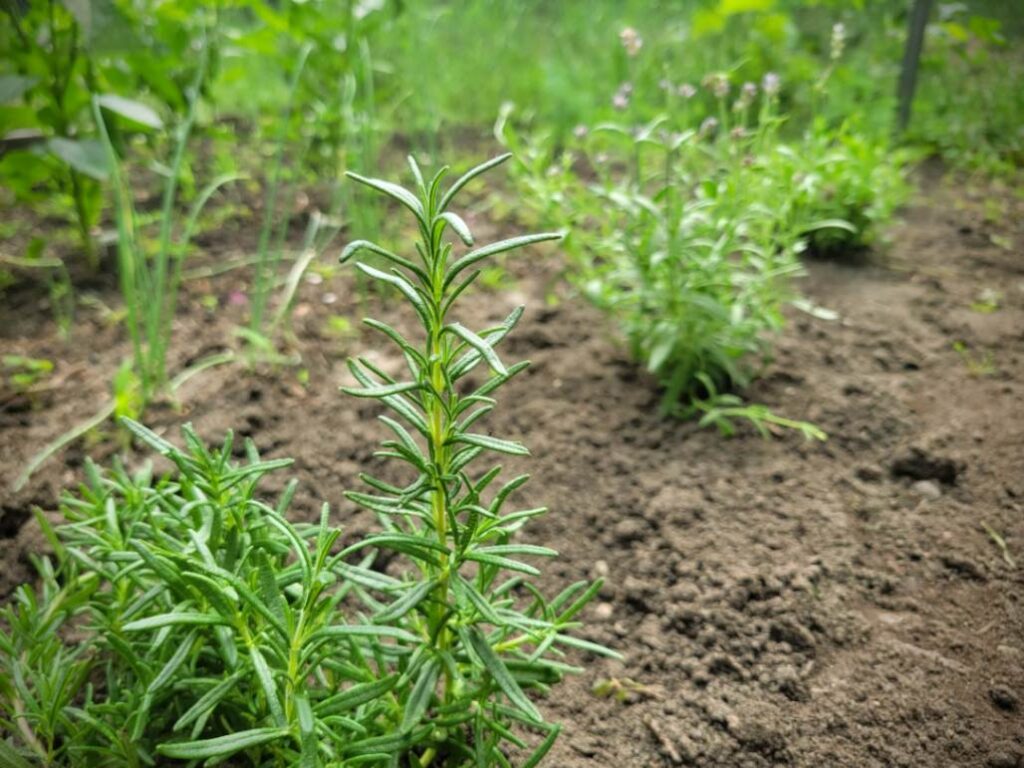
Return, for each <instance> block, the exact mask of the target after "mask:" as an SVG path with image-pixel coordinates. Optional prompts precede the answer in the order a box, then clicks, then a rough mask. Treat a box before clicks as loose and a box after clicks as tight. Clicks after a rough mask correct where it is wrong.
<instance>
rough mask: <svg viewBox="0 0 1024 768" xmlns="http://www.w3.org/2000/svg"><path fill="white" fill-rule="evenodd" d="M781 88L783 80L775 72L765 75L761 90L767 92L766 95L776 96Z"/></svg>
mask: <svg viewBox="0 0 1024 768" xmlns="http://www.w3.org/2000/svg"><path fill="white" fill-rule="evenodd" d="M781 87H782V80H780V79H779V76H778V75H777V74H776V73H775V72H766V73H765V76H764V79H763V80H761V90H762V91H764V92H765V95H767V96H775V95H776V94H777V93H778V92H779V89H780V88H781Z"/></svg>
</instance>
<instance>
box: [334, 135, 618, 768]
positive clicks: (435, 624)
mask: <svg viewBox="0 0 1024 768" xmlns="http://www.w3.org/2000/svg"><path fill="white" fill-rule="evenodd" d="M508 157H509V155H507V154H506V155H503V156H500V157H497V158H495V159H493V160H491V161H489V162H486V163H483V164H481V165H478V166H476V167H475V168H473V169H471V170H470V171H468V172H467V173H465V174H464V175H463V176H461V177H460V178H459V179H457V180H456V181H455V182H454V183H453V184H452V185H451V186H450V187H449V188H448V189H447V191H444V190H442V181H443V179H444V177H445V172H446V169H441V170H440V171H439V172H438V173H437V174H436V175H435V176H434V177H433V178H432V179H430V181H429V182H428V181H427V180H426V179H425V178H424V176H423V174H422V173H421V171H420V169H419V167H418V166H417V164H416V162H415V160H414V159H412V158H410V159H409V165H410V167H411V169H412V174H413V177H414V179H415V182H416V191H415V192H413V191H410V190H407V189H405V188H403V187H401V186H398V185H397V184H393V183H391V182H388V181H382V180H379V179H369V178H364V177H362V176H359V175H357V174H352V173H350V174H348V175H349V176H350V177H351V178H352V179H354V180H355V181H357V182H359V183H361V184H364V185H366V186H368V187H371V188H372V189H375V190H377V191H378V192H381V193H383V194H385V195H387V196H388V197H390V198H392V199H393V200H394V201H396V202H397V203H398V204H400V205H401V206H403V207H404V208H406V209H407V210H408V211H409V212H410V213H411V214H412V216H413V217H414V219H415V221H416V224H417V228H418V231H419V237H420V240H419V242H417V244H416V257H415V258H406V257H404V256H400V255H398V254H395V253H392V252H391V251H389V250H387V249H385V248H383V247H381V246H380V245H377V244H375V243H372V242H369V241H366V240H357V241H355V242H352V243H350V244H349V245H348V246H347V247H346V248H345V250H344V252H343V253H342V256H341V260H342V261H343V262H344V261H347V260H348V259H350V258H351V257H352V256H353V255H355V254H356V253H359V252H368V253H372V254H374V255H376V256H377V257H379V258H381V259H383V260H385V261H386V262H388V263H390V265H391V269H390V271H388V272H384V271H381V270H378V269H376V268H374V267H371V266H369V265H367V264H363V263H358V264H357V267H358V268H359V269H360V270H361V271H362V272H363V273H364V274H366V275H367V276H368V277H370V278H373V279H375V280H379V281H381V282H383V283H386V284H388V285H390V286H391V287H393V288H395V289H397V290H398V291H399V292H400V293H401V294H402V296H403V297H404V298H405V300H406V301H407V302H408V303H409V305H410V306H411V307H412V309H413V310H414V313H415V315H416V317H417V318H418V319H419V323H420V325H421V326H422V334H421V336H420V338H419V339H418V341H415V342H414V341H412V340H410V339H408V338H406V337H405V336H404V335H402V334H401V333H400V332H399V331H398V330H397V329H395V328H393V327H391V326H389V325H387V324H385V323H382V322H380V321H378V320H372V319H368V320H365V322H366V324H367V325H368V326H370V327H371V328H373V329H374V330H376V331H379V332H381V333H382V334H384V335H385V336H386V337H388V339H390V340H391V341H392V342H393V343H394V344H395V345H396V346H397V347H398V348H399V350H400V351H401V352H402V355H403V356H404V359H405V363H406V368H407V374H408V375H407V377H406V378H404V379H403V380H397V379H395V378H393V377H391V376H389V375H388V374H386V373H385V372H384V371H382V370H380V369H379V368H378V367H377V366H375V365H374V364H373V363H371V362H370V361H369V360H366V359H362V358H360V359H357V360H350V362H349V367H350V370H351V372H352V375H353V376H354V377H355V379H356V381H357V382H358V384H359V386H358V387H345V388H343V389H344V391H345V392H347V393H348V394H350V395H353V396H356V397H363V398H373V399H375V400H377V401H378V402H380V404H381V405H383V406H384V407H385V408H386V409H387V410H388V411H389V412H390V413H389V415H382V416H381V417H380V418H381V421H382V422H383V423H384V424H385V425H386V426H387V427H388V429H390V430H391V432H393V433H394V439H393V440H389V441H387V442H385V443H384V444H383V445H384V450H383V451H382V452H381V454H380V455H382V456H385V457H387V458H390V459H394V460H396V461H398V462H402V463H404V464H406V465H408V467H409V468H411V470H412V479H411V482H409V483H408V484H407V485H405V486H404V487H398V486H394V485H391V484H389V483H385V482H383V481H381V480H379V479H376V478H373V477H369V476H367V475H364V476H363V479H364V481H365V482H366V483H367V484H368V485H369V486H370V488H371V489H372V491H373V492H372V493H362V492H353V493H349V494H348V497H349V499H350V500H352V501H354V502H356V503H357V504H359V505H361V506H363V507H364V508H366V509H369V510H372V511H373V512H375V513H377V514H378V516H379V518H380V520H381V524H382V526H383V527H384V533H382V534H380V535H377V536H371V537H369V538H368V539H366V540H365V541H364V542H363V544H364V546H366V547H374V548H378V549H388V550H392V551H394V552H396V553H398V554H399V555H403V556H405V557H406V558H407V559H408V560H409V561H410V562H411V565H412V566H413V567H412V568H410V569H409V576H408V579H409V580H408V581H407V588H406V589H405V590H404V591H403V593H402V594H401V595H400V596H399V597H398V599H396V600H395V601H393V602H391V603H390V604H388V605H386V606H382V607H381V609H380V612H379V613H378V614H377V615H376V617H375V620H376V621H378V622H389V623H390V622H394V623H395V624H396V625H397V626H398V627H401V628H403V629H404V630H406V631H407V632H409V633H411V634H412V635H414V636H416V637H417V638H420V639H421V642H419V644H418V645H417V647H416V648H415V649H414V651H413V654H412V656H411V657H410V659H409V660H408V661H407V662H405V665H404V668H403V669H401V670H400V671H401V674H402V676H403V678H406V679H408V680H409V681H410V683H411V686H412V688H411V691H410V692H409V693H408V697H407V698H406V697H405V696H404V695H403V697H402V698H400V701H402V702H403V704H404V714H403V719H402V724H401V726H402V730H405V731H406V732H410V731H408V730H407V729H408V728H410V727H412V726H413V725H414V724H416V723H418V722H421V721H425V720H432V721H433V723H434V724H435V726H436V727H435V728H434V729H432V730H430V731H429V732H427V733H426V735H425V736H424V738H423V739H421V740H420V743H418V744H413V745H410V746H411V752H412V753H413V754H415V755H418V761H416V760H413V761H411V762H410V764H411V765H415V766H420V767H421V768H426V766H431V765H444V766H462V765H473V766H478V767H479V768H484V767H485V766H494V765H510V762H509V760H508V758H507V757H506V751H507V748H508V746H509V745H510V744H511V745H514V746H515V747H517V748H520V749H523V748H525V746H526V744H525V742H523V741H521V740H520V738H519V737H518V736H516V735H515V734H514V732H513V730H512V728H513V726H515V725H517V724H522V725H525V726H527V727H528V728H531V729H533V730H535V731H537V732H539V733H540V734H541V738H540V743H539V744H537V745H536V746H535V747H534V748H533V750H532V752H530V753H529V756H528V757H527V758H526V760H525V762H524V763H522V765H524V766H533V765H536V764H537V763H538V762H539V761H540V759H541V758H542V757H543V756H544V755H545V754H546V753H547V751H548V750H549V749H550V748H551V745H552V744H553V743H554V740H555V738H556V736H557V735H558V731H559V727H558V726H557V725H554V724H550V723H546V722H545V721H544V719H543V717H542V715H541V713H540V712H539V710H538V709H537V707H536V706H535V705H534V704H533V702H531V700H530V699H529V698H528V697H527V696H526V694H525V693H524V690H523V689H524V687H528V686H529V687H539V688H544V687H546V686H547V685H548V684H550V683H552V682H555V681H556V680H558V679H559V678H560V677H561V676H562V675H563V673H565V672H568V671H570V670H571V668H570V667H567V666H566V665H565V664H563V663H562V662H561V661H559V657H560V656H561V652H560V650H559V648H560V646H571V647H576V648H581V649H583V650H586V651H589V652H594V653H599V654H604V655H613V654H612V652H611V651H608V650H607V649H605V648H602V647H600V646H597V645H595V644H593V643H589V642H586V641H582V640H579V639H577V638H574V637H572V636H570V635H568V634H565V630H566V629H568V628H570V627H571V626H573V625H574V624H573V619H574V617H575V616H576V615H577V614H578V613H579V611H580V610H581V609H582V608H583V607H584V605H586V603H587V602H588V601H589V600H590V599H591V598H592V597H593V596H594V594H596V592H597V590H598V589H599V588H600V583H595V584H591V585H589V586H588V585H587V584H586V583H584V582H579V583H576V584H573V585H572V586H570V587H569V588H568V589H566V590H565V591H564V592H562V593H561V594H560V595H558V596H557V597H556V598H555V599H554V600H551V601H550V602H549V601H547V600H545V599H544V598H543V597H542V596H541V594H540V592H539V591H538V590H537V589H536V588H535V587H534V586H533V585H532V584H531V583H530V582H529V581H528V579H527V577H529V576H536V575H538V573H539V572H538V571H537V569H536V568H535V567H534V566H533V565H530V564H528V563H526V562H523V561H522V560H521V559H519V558H522V557H552V556H554V555H556V554H557V553H556V552H555V551H554V550H552V549H549V548H547V547H542V546H537V545H532V544H524V543H518V542H514V541H513V537H514V534H515V533H516V532H517V531H518V530H519V529H520V528H521V527H522V526H523V524H524V523H526V522H527V521H528V520H530V519H532V518H534V517H536V516H538V515H541V514H543V513H544V512H545V511H546V510H545V509H544V508H536V509H526V510H520V511H515V512H506V511H505V502H506V501H507V499H508V498H509V496H510V495H511V493H512V492H513V491H515V490H516V489H517V488H519V487H520V486H522V485H523V483H525V482H526V480H527V476H526V475H521V476H518V477H515V478H513V479H511V480H509V481H508V482H506V483H505V484H504V485H501V486H500V488H498V489H497V490H496V492H493V493H492V492H491V488H492V487H493V486H495V484H496V483H495V481H496V480H497V478H498V475H499V473H500V472H501V466H500V465H497V466H492V467H489V468H487V469H485V470H484V471H480V472H476V473H474V472H472V471H471V469H470V466H471V464H473V462H474V461H476V460H477V459H480V458H483V457H484V456H486V455H487V454H490V453H497V454H508V455H512V456H523V455H527V454H528V451H527V449H526V448H525V447H524V446H523V445H521V444H520V443H517V442H513V441H511V440H506V439H503V438H498V437H493V436H491V435H488V434H486V433H484V432H482V431H474V427H475V426H476V425H477V424H478V422H479V421H480V419H481V418H482V417H484V416H486V415H487V414H488V413H489V412H490V411H491V410H492V409H493V408H494V407H495V405H496V401H495V400H494V398H493V397H492V396H493V394H494V393H495V391H496V390H497V389H498V388H499V387H500V386H501V385H503V384H505V383H506V382H507V381H508V380H509V379H511V378H512V377H513V376H515V375H516V374H518V373H520V372H521V371H523V370H524V369H525V368H526V366H527V365H528V363H526V362H520V363H515V364H513V365H508V366H506V365H505V363H503V362H502V360H501V359H500V357H499V356H498V353H497V351H496V349H495V348H496V347H497V345H498V344H499V342H501V341H502V339H504V338H505V337H506V336H507V335H508V334H509V332H510V331H511V330H512V329H513V328H514V327H515V325H516V323H517V322H518V320H519V318H520V317H521V315H522V311H523V310H522V307H519V308H516V309H515V310H513V311H512V313H511V314H509V316H508V317H507V318H506V319H505V320H504V322H502V323H500V324H499V325H496V326H494V327H492V328H488V329H485V330H482V331H479V332H477V331H473V330H471V329H470V328H467V327H466V326H464V325H462V324H461V323H459V322H457V321H455V320H453V319H452V313H453V309H454V307H455V305H456V302H457V300H458V298H459V297H460V296H462V295H463V293H464V292H465V291H466V289H467V288H468V287H469V286H471V285H472V284H473V282H474V280H476V278H477V276H478V275H479V274H480V270H479V269H478V268H477V265H478V264H480V263H481V262H482V261H484V260H485V259H487V258H488V257H490V256H494V255H496V254H499V253H503V252H505V251H510V250H513V249H516V248H521V247H524V246H528V245H531V244H535V243H541V242H544V241H548V240H557V239H559V237H560V234H557V233H545V234H537V235H524V236H520V237H513V238H510V239H508V240H502V241H500V242H497V243H493V244H491V245H485V246H483V247H478V248H475V249H474V250H470V251H469V252H467V253H465V254H464V255H462V256H459V257H457V258H456V256H455V255H454V249H453V245H452V243H451V242H449V241H447V240H446V238H445V235H446V234H447V233H448V232H452V233H454V234H455V235H456V236H457V237H458V239H459V240H461V241H462V242H463V243H464V244H465V245H466V246H470V247H472V246H473V245H474V242H473V236H472V234H471V232H470V229H469V226H468V225H467V224H466V222H465V221H464V220H463V219H462V218H461V217H460V216H459V215H458V214H456V213H454V212H453V211H451V210H449V208H450V206H451V204H452V202H453V200H454V199H455V197H456V195H457V194H458V193H459V192H460V191H461V190H462V189H463V188H464V187H465V186H466V184H468V183H469V182H470V181H472V180H473V179H475V178H476V177H478V176H480V175H481V174H483V173H484V172H486V171H488V170H490V169H492V168H494V167H495V166H497V165H499V164H500V163H502V162H504V161H505V160H506V159H507V158H508ZM481 366H485V367H486V369H487V370H488V371H489V375H486V376H485V377H483V381H482V383H480V381H479V377H478V379H477V381H476V382H475V383H473V384H469V383H468V382H469V374H470V373H472V372H473V371H474V370H475V369H477V368H478V367H481ZM488 497H489V498H490V500H489V501H488V500H487V498H488ZM411 733H416V731H415V730H413V731H411Z"/></svg>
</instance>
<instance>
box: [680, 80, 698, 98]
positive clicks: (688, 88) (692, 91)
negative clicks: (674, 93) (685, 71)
mask: <svg viewBox="0 0 1024 768" xmlns="http://www.w3.org/2000/svg"><path fill="white" fill-rule="evenodd" d="M679 95H680V96H682V97H683V98H684V99H692V98H693V97H694V96H696V95H697V89H696V88H694V87H693V86H692V85H691V84H690V83H683V84H682V85H680V86H679Z"/></svg>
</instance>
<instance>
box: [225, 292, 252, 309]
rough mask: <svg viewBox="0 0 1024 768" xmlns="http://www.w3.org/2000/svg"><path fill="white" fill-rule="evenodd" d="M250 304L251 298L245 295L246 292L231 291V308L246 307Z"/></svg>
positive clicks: (229, 297)
mask: <svg viewBox="0 0 1024 768" xmlns="http://www.w3.org/2000/svg"><path fill="white" fill-rule="evenodd" d="M248 303H249V297H248V296H246V295H245V292H244V291H231V293H229V294H228V306H229V307H244V306H245V305H246V304H248Z"/></svg>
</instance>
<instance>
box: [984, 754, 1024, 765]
mask: <svg viewBox="0 0 1024 768" xmlns="http://www.w3.org/2000/svg"><path fill="white" fill-rule="evenodd" d="M985 765H986V766H987V767H988V768H1018V766H1019V765H1020V761H1019V760H1017V757H1016V756H1015V755H1013V754H1011V753H1010V752H1005V751H1003V750H1000V751H998V752H995V753H993V754H991V755H989V756H988V759H987V760H986V761H985Z"/></svg>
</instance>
